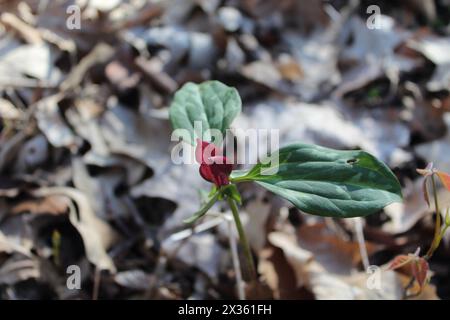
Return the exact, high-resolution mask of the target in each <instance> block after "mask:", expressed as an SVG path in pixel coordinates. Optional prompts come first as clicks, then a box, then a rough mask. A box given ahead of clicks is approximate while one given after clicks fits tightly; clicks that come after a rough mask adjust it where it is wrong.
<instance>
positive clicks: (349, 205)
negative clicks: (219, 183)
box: [231, 143, 402, 218]
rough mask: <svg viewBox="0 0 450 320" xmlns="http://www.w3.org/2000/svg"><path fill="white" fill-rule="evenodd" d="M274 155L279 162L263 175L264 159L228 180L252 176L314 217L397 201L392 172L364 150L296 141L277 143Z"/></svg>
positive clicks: (358, 212) (353, 213)
mask: <svg viewBox="0 0 450 320" xmlns="http://www.w3.org/2000/svg"><path fill="white" fill-rule="evenodd" d="M277 154H278V156H279V158H278V159H279V164H278V165H275V166H272V169H271V170H275V172H276V171H277V172H276V173H273V174H271V175H264V174H262V173H264V172H267V170H268V168H270V167H271V164H270V163H268V161H263V162H262V163H260V164H257V165H256V166H255V167H253V168H252V169H251V170H250V171H247V172H242V171H237V172H233V173H232V176H231V180H232V181H233V182H241V181H255V182H257V183H258V184H260V185H261V186H263V187H264V188H266V189H268V190H269V191H272V192H273V193H275V194H277V195H279V196H281V197H283V198H285V199H287V200H289V201H290V202H292V203H293V204H294V205H295V206H296V207H297V208H299V209H300V210H302V211H304V212H306V213H310V214H314V215H319V216H331V217H339V218H348V217H358V216H366V215H369V214H372V213H375V212H376V211H378V210H380V209H382V208H383V207H385V206H386V205H388V204H390V203H392V202H399V201H401V200H402V195H401V187H400V184H399V183H398V180H397V178H396V177H395V175H394V174H393V173H392V172H391V171H390V170H389V168H388V167H387V166H386V165H385V164H384V163H382V162H381V161H379V160H377V159H376V158H375V157H374V156H372V155H370V154H369V153H367V152H364V151H359V150H358V151H339V150H333V149H328V148H323V147H319V146H315V145H307V144H301V143H296V144H292V145H289V146H287V147H284V148H281V149H280V150H279V151H278V153H275V154H272V156H271V157H272V159H273V158H274V157H275V156H276V155H277ZM264 163H265V164H264ZM272 172H274V171H272Z"/></svg>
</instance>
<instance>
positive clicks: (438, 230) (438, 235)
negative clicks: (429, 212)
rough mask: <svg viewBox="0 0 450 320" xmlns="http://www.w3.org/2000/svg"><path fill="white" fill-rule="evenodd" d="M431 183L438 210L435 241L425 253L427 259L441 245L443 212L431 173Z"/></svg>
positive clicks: (435, 205) (435, 207) (436, 209)
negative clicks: (440, 208)
mask: <svg viewBox="0 0 450 320" xmlns="http://www.w3.org/2000/svg"><path fill="white" fill-rule="evenodd" d="M431 183H432V187H433V197H434V209H435V211H436V225H435V229H434V238H433V242H432V243H431V246H430V249H428V251H427V254H426V255H425V257H424V258H425V259H427V260H428V259H430V258H431V256H432V255H433V253H434V251H435V250H436V249H437V247H438V246H439V243H440V242H441V239H442V237H441V212H440V210H439V200H438V194H437V187H436V180H435V178H434V174H433V175H431Z"/></svg>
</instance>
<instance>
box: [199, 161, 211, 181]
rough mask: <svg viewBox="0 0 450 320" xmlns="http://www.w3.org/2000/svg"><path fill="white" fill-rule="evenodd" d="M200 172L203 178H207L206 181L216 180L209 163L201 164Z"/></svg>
mask: <svg viewBox="0 0 450 320" xmlns="http://www.w3.org/2000/svg"><path fill="white" fill-rule="evenodd" d="M199 172H200V175H201V176H202V178H203V179H205V180H206V181H209V182H214V179H213V175H212V172H211V168H210V166H209V165H207V164H201V165H200V169H199Z"/></svg>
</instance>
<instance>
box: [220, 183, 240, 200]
mask: <svg viewBox="0 0 450 320" xmlns="http://www.w3.org/2000/svg"><path fill="white" fill-rule="evenodd" d="M222 194H225V195H227V197H229V198H231V199H233V200H234V201H236V202H237V203H238V204H242V198H241V194H240V193H239V190H238V189H237V187H236V185H235V184H233V183H230V184H229V185H226V186H224V187H222Z"/></svg>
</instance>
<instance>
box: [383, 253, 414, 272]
mask: <svg viewBox="0 0 450 320" xmlns="http://www.w3.org/2000/svg"><path fill="white" fill-rule="evenodd" d="M414 259H415V257H414V256H413V255H406V254H401V255H398V256H396V257H395V258H394V260H392V262H391V264H390V265H389V267H388V269H389V270H395V269H398V268H401V267H403V266H406V265H407V264H409V263H411V262H412V261H413V260H414Z"/></svg>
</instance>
